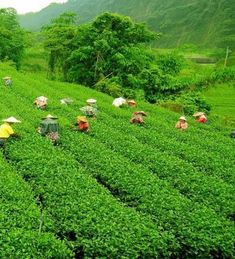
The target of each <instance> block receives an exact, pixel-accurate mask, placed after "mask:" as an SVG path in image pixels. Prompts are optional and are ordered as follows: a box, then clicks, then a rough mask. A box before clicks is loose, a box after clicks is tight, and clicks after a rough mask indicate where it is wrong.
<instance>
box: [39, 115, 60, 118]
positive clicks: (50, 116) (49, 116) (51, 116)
mask: <svg viewBox="0 0 235 259" xmlns="http://www.w3.org/2000/svg"><path fill="white" fill-rule="evenodd" d="M42 119H58V118H57V117H55V116H53V115H51V114H48V115H47V116H46V117H43V118H42Z"/></svg>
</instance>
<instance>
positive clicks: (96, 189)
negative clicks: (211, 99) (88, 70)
mask: <svg viewBox="0 0 235 259" xmlns="http://www.w3.org/2000/svg"><path fill="white" fill-rule="evenodd" d="M6 75H10V76H12V78H13V87H12V88H10V89H8V88H5V87H3V86H1V87H0V98H1V102H0V117H1V118H2V119H4V118H5V117H9V116H15V117H17V118H18V119H20V120H22V123H21V124H19V125H16V127H15V130H16V132H17V133H19V134H20V135H21V138H20V139H18V140H10V141H9V143H7V148H6V152H4V154H3V152H1V153H0V168H1V171H0V180H1V181H0V187H1V188H0V194H1V195H0V197H1V206H0V224H1V225H0V226H1V228H0V237H1V239H0V257H1V258H234V256H235V252H234V243H235V229H234V218H235V200H234V193H235V192H234V191H235V188H234V186H235V149H234V145H235V142H234V140H232V139H230V138H229V136H228V135H229V132H227V131H226V130H224V131H221V130H218V129H217V128H216V129H215V128H214V126H213V123H211V124H208V125H199V124H197V123H196V122H194V121H193V119H189V125H190V126H189V129H188V131H186V132H179V131H177V130H176V129H175V127H174V126H175V123H176V121H177V119H178V115H177V114H175V113H173V112H170V111H167V110H164V109H163V108H159V107H157V106H153V105H150V104H146V103H144V102H140V103H139V104H138V110H144V111H146V112H147V114H148V117H147V118H146V124H145V125H144V126H136V125H131V124H130V123H129V119H130V118H131V114H132V112H133V110H132V109H131V108H128V107H126V108H122V109H119V108H114V107H113V106H112V105H111V104H112V98H111V97H109V96H107V95H105V94H102V93H99V92H96V91H93V90H91V89H88V88H85V87H82V86H78V85H73V84H68V83H60V82H53V81H48V80H46V79H43V78H42V77H40V76H37V74H24V73H19V72H16V71H15V70H14V69H13V68H10V67H8V66H6V65H3V64H0V77H3V76H6ZM41 95H44V96H47V97H48V98H49V105H48V108H47V111H40V110H37V109H35V108H34V107H33V101H34V99H35V98H36V97H37V96H41ZM64 97H71V98H73V99H74V102H73V104H72V105H70V106H63V105H61V104H60V102H59V100H60V99H61V98H64ZM88 98H95V99H97V100H98V106H99V110H100V112H99V114H98V118H97V120H90V123H91V133H90V134H83V133H80V132H76V131H74V130H72V127H71V125H73V124H74V123H75V121H76V117H77V116H78V115H80V111H79V108H80V107H82V106H83V105H84V104H85V101H86V99H88ZM48 113H50V114H53V115H56V116H58V117H59V123H60V127H61V132H60V144H59V145H58V146H52V145H51V144H50V142H49V141H48V140H47V139H45V138H43V137H41V136H40V135H39V134H38V133H37V132H36V129H37V127H38V125H39V123H40V120H41V117H44V116H45V115H47V114H48Z"/></svg>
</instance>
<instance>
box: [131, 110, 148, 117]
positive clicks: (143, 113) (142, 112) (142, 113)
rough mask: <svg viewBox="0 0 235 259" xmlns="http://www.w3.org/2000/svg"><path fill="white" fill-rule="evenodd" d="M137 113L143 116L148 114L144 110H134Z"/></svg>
mask: <svg viewBox="0 0 235 259" xmlns="http://www.w3.org/2000/svg"><path fill="white" fill-rule="evenodd" d="M134 114H135V115H137V114H141V115H143V116H147V114H146V113H145V112H144V111H137V112H134Z"/></svg>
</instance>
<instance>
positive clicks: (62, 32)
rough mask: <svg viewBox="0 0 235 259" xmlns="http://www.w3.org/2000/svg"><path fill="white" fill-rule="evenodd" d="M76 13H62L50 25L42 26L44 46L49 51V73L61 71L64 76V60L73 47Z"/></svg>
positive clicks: (65, 74)
mask: <svg viewBox="0 0 235 259" xmlns="http://www.w3.org/2000/svg"><path fill="white" fill-rule="evenodd" d="M75 23H76V14H74V13H64V14H62V15H60V16H59V17H58V18H56V19H54V20H53V21H52V22H51V24H50V25H48V26H45V27H43V28H42V32H43V35H44V37H45V41H44V46H45V49H46V50H48V51H49V58H48V66H49V70H50V72H51V74H52V75H53V73H55V72H56V70H57V69H58V71H59V72H62V73H63V76H64V78H66V76H67V73H66V71H67V70H66V66H65V60H66V59H67V58H68V56H69V55H70V53H71V51H72V50H73V48H74V45H73V39H74V36H75V32H76V26H75Z"/></svg>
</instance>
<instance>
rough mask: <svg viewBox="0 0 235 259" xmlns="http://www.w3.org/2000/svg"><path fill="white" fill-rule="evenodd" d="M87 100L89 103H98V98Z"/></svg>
mask: <svg viewBox="0 0 235 259" xmlns="http://www.w3.org/2000/svg"><path fill="white" fill-rule="evenodd" d="M86 102H87V103H91V104H94V103H96V102H97V101H96V99H87V100H86Z"/></svg>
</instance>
